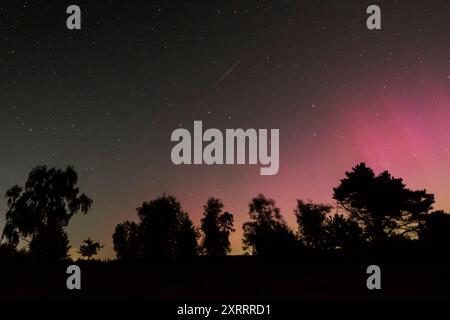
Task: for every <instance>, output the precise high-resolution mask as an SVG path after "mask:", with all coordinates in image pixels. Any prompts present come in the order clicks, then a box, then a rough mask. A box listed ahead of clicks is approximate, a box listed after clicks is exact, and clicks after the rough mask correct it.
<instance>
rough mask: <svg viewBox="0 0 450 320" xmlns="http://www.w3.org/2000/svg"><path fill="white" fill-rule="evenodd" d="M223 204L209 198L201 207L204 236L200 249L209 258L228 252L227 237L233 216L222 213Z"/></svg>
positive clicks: (230, 230) (231, 227) (231, 228)
mask: <svg viewBox="0 0 450 320" xmlns="http://www.w3.org/2000/svg"><path fill="white" fill-rule="evenodd" d="M223 207H224V205H223V203H222V202H221V201H220V200H219V199H216V198H209V199H208V201H207V203H206V205H205V206H203V208H204V212H203V218H202V219H201V229H202V231H203V234H204V238H203V243H202V247H203V250H204V252H205V254H207V255H209V256H225V255H227V254H228V253H229V252H230V251H231V248H230V240H229V236H230V233H231V232H234V229H233V215H232V214H231V213H229V212H223V210H222V209H223Z"/></svg>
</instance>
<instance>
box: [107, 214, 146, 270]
mask: <svg viewBox="0 0 450 320" xmlns="http://www.w3.org/2000/svg"><path fill="white" fill-rule="evenodd" d="M141 239H142V237H141V235H140V230H139V225H138V224H136V223H135V222H130V221H125V222H123V223H120V224H118V225H117V226H116V230H115V231H114V234H113V245H114V251H115V252H116V255H117V258H118V259H120V260H126V261H136V260H138V259H139V258H140V257H141V255H142V242H141Z"/></svg>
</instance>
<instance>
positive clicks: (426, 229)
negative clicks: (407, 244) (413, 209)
mask: <svg viewBox="0 0 450 320" xmlns="http://www.w3.org/2000/svg"><path fill="white" fill-rule="evenodd" d="M419 239H420V240H421V241H422V242H423V243H424V244H425V245H427V246H429V247H432V248H443V247H445V248H448V246H449V245H450V214H448V213H446V212H444V211H442V210H439V211H434V212H432V213H430V214H428V215H426V216H425V217H424V223H423V224H421V226H420V230H419Z"/></svg>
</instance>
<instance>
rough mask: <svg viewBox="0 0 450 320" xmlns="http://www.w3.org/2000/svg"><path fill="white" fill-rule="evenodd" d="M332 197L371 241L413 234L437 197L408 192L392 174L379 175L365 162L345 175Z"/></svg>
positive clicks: (385, 172)
mask: <svg viewBox="0 0 450 320" xmlns="http://www.w3.org/2000/svg"><path fill="white" fill-rule="evenodd" d="M345 175H346V178H344V179H342V180H341V183H340V185H339V186H338V187H336V188H334V194H333V198H334V199H335V200H337V202H338V205H339V207H341V208H343V209H345V210H346V211H347V212H349V214H350V218H351V219H352V220H353V221H356V222H357V223H358V224H359V225H360V226H361V227H362V229H363V231H364V233H365V236H366V237H367V238H368V239H369V240H370V241H375V242H378V241H383V240H386V239H388V238H390V237H392V236H406V235H408V234H410V233H411V234H414V233H416V232H417V230H418V228H419V222H420V220H421V218H422V217H423V216H424V215H425V214H427V213H428V212H429V210H431V208H432V205H433V203H434V196H433V195H432V194H428V193H426V191H425V190H419V191H412V190H410V189H407V188H406V187H405V185H404V184H403V182H402V179H396V178H394V177H392V176H391V175H390V173H389V172H387V171H384V172H383V173H381V174H379V175H378V176H376V175H375V174H374V172H373V170H372V169H370V168H368V167H366V165H365V164H364V163H360V164H358V165H357V166H355V167H354V168H353V169H352V171H350V172H346V173H345Z"/></svg>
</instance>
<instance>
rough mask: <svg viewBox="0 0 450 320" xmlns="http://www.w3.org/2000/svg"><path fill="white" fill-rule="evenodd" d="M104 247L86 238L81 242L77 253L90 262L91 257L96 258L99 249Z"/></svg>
mask: <svg viewBox="0 0 450 320" xmlns="http://www.w3.org/2000/svg"><path fill="white" fill-rule="evenodd" d="M103 247H104V246H103V245H101V244H100V243H98V242H96V241H94V240H92V239H91V238H88V239H86V240H84V241H83V244H82V245H81V246H80V249H79V250H78V253H79V254H81V256H83V257H87V258H88V260H91V258H92V257H93V256H96V255H97V254H98V252H99V251H100V249H101V248H103Z"/></svg>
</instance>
